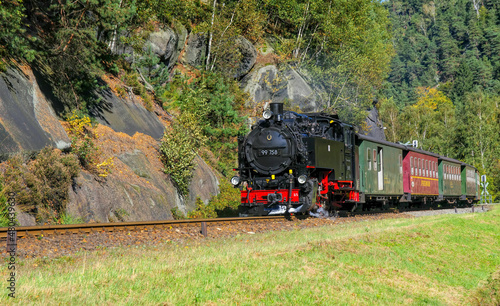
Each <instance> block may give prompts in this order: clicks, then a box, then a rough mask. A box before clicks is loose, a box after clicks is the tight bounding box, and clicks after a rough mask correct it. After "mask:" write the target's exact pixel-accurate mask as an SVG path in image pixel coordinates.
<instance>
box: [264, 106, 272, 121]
mask: <svg viewBox="0 0 500 306" xmlns="http://www.w3.org/2000/svg"><path fill="white" fill-rule="evenodd" d="M272 116H273V112H272V111H271V110H270V109H266V110H265V111H264V113H262V117H264V119H266V120H269V119H271V117H272Z"/></svg>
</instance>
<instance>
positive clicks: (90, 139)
mask: <svg viewBox="0 0 500 306" xmlns="http://www.w3.org/2000/svg"><path fill="white" fill-rule="evenodd" d="M68 123H69V129H68V134H69V135H70V136H71V148H72V150H73V153H75V154H76V156H78V160H79V161H80V164H81V165H82V167H83V168H85V169H87V170H88V171H89V172H91V173H93V174H95V175H97V176H98V177H100V178H105V177H107V176H108V175H109V173H111V169H112V168H113V166H114V161H113V160H114V158H113V157H109V158H108V159H105V160H104V157H103V156H102V153H101V151H100V150H99V148H98V147H97V146H96V144H95V142H94V140H96V139H97V137H98V136H97V133H96V132H95V129H94V126H93V125H92V121H91V119H90V118H89V117H88V116H86V115H81V114H78V113H77V112H75V111H73V113H72V114H71V116H70V117H69V118H68Z"/></svg>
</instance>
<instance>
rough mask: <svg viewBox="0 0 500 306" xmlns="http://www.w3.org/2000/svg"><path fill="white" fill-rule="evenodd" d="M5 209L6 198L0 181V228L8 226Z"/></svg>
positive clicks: (7, 215) (7, 216) (7, 212)
mask: <svg viewBox="0 0 500 306" xmlns="http://www.w3.org/2000/svg"><path fill="white" fill-rule="evenodd" d="M0 179H1V178H0ZM7 208H8V206H7V197H6V196H5V189H4V188H3V185H2V181H1V180H0V227H6V226H9V221H10V220H9V211H8V210H7Z"/></svg>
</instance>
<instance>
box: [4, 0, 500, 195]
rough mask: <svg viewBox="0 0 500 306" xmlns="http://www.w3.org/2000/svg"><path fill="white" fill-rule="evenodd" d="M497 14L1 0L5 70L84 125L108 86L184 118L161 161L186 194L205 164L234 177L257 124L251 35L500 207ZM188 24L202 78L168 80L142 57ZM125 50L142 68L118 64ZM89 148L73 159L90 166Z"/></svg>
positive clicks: (474, 9) (372, 3) (149, 0)
mask: <svg viewBox="0 0 500 306" xmlns="http://www.w3.org/2000/svg"><path fill="white" fill-rule="evenodd" d="M499 10H500V0H447V1H444V0H435V1H424V0H407V1H398V0H388V1H377V0H350V1H348V0H239V1H235V0H227V1H220V0H219V1H216V0H210V1H208V0H206V1H199V0H83V1H51V0H47V1H41V0H0V58H1V60H0V69H2V70H5V69H6V68H7V66H8V65H9V64H10V59H15V60H17V61H18V62H27V63H29V64H30V65H32V66H36V67H38V69H40V70H41V71H42V72H44V75H45V77H46V79H47V81H48V82H49V83H50V84H51V85H52V88H54V94H55V96H56V97H57V99H58V100H59V101H60V103H61V104H62V105H63V107H64V113H65V115H64V117H65V118H66V120H68V121H71V120H73V123H74V122H75V118H76V120H83V118H85V116H86V115H87V114H88V110H89V108H90V107H92V105H98V104H99V103H101V101H100V100H99V98H98V96H97V95H95V92H96V90H98V89H99V87H100V86H104V85H103V84H102V83H101V82H99V81H98V80H99V78H100V77H102V76H103V75H105V74H112V75H114V76H116V77H119V78H120V79H121V80H122V82H123V88H127V89H129V88H132V89H133V91H134V93H136V94H137V95H140V96H141V97H142V98H143V100H144V102H145V105H146V106H147V107H150V108H151V105H152V104H153V103H156V104H158V105H160V106H161V107H163V109H165V110H166V111H168V112H169V113H171V114H173V115H174V117H175V120H173V121H172V123H171V125H170V127H169V129H167V131H166V133H165V136H164V138H163V140H162V145H161V152H162V154H163V156H164V162H165V171H166V172H167V173H168V174H170V175H171V177H172V179H173V181H174V182H175V183H176V185H177V187H178V189H179V190H180V191H181V193H182V192H186V188H187V184H188V182H189V177H190V173H191V171H192V167H193V158H194V155H195V154H196V153H198V154H201V155H202V156H205V157H207V156H208V159H212V165H213V166H214V167H215V168H217V170H219V171H220V172H221V173H222V174H223V175H225V176H230V175H231V171H230V169H231V168H232V167H233V166H234V163H235V162H236V155H235V153H236V137H237V136H238V135H243V134H245V133H246V131H247V128H246V122H245V119H244V118H245V117H246V116H249V115H252V114H253V112H254V110H253V109H249V108H247V107H246V106H245V105H247V99H248V96H247V95H246V93H244V92H243V91H242V89H241V88H240V84H239V82H238V81H239V80H238V79H237V78H236V77H235V71H236V69H237V63H238V61H239V60H240V59H241V53H240V51H239V50H238V48H236V47H235V45H234V43H233V38H234V37H237V36H243V37H245V38H246V39H248V40H249V41H250V42H251V43H252V44H254V45H255V46H257V47H258V48H259V49H260V50H265V49H266V48H267V47H269V48H272V50H273V54H274V60H275V61H276V62H277V63H278V65H281V66H286V65H289V66H292V67H294V68H296V69H298V70H300V71H301V72H305V74H307V77H308V79H309V80H310V81H311V82H312V83H313V84H314V86H315V87H317V88H321V89H322V90H321V95H322V96H321V101H322V103H323V104H322V105H323V108H324V109H325V110H326V111H330V112H336V113H338V114H339V115H340V117H341V119H343V120H345V121H347V122H350V123H352V124H356V125H361V123H362V122H363V120H364V118H366V115H367V111H368V110H369V109H370V107H371V106H372V105H373V104H375V105H376V107H377V108H378V109H379V112H380V116H381V119H382V121H383V123H384V126H385V127H386V130H385V133H386V137H387V139H388V140H389V141H393V142H398V141H399V142H403V143H406V142H410V141H413V140H418V141H419V145H420V147H421V148H422V149H424V150H429V151H433V152H436V153H440V154H443V155H446V156H449V157H452V158H456V159H459V160H462V161H464V162H466V163H469V164H472V165H474V166H475V167H477V168H478V169H479V170H480V172H481V174H486V175H487V177H488V181H489V182H490V185H489V190H490V192H491V193H493V195H494V197H495V196H497V197H498V195H499V189H500V110H499V109H500V108H499V102H500V79H499V76H500V12H499ZM178 24H182V26H184V27H185V28H186V29H187V30H188V31H189V32H191V33H205V34H206V39H207V42H208V44H207V45H208V50H207V56H206V57H205V58H204V59H203V63H202V67H201V68H195V67H183V69H179V66H175V67H174V68H173V69H172V68H169V69H165V68H166V67H164V66H162V65H163V64H161V63H159V62H158V61H157V60H156V59H155V58H154V57H152V56H150V55H151V54H149V53H148V52H150V51H148V50H143V49H142V48H141V47H142V45H141V43H143V42H144V40H145V39H146V38H147V37H148V35H149V33H151V31H152V30H153V29H154V28H155V27H158V26H161V25H168V26H169V27H173V28H174V27H176V25H178ZM123 32H127V33H131V34H130V35H128V36H126V37H123V36H120V35H119V34H120V33H123ZM119 39H122V40H123V39H126V40H127V43H128V44H131V45H134V46H137V48H134V51H137V52H139V53H142V55H143V56H142V57H141V59H140V61H138V62H136V63H132V64H130V63H128V62H126V61H125V60H124V55H118V54H116V53H113V52H112V50H113V46H114V45H115V44H117V43H119V42H118V41H117V40H119ZM138 67H141V69H143V68H144V67H146V68H147V70H146V71H145V72H144V70H142V71H143V73H142V74H141V73H140V72H139V73H138V71H139V70H138V69H137V68H138ZM288 103H290V104H291V105H293V101H289V102H288ZM78 122H81V121H77V123H78ZM80 143H81V142H80ZM84 144H85V143H84ZM85 148H87V147H85V146H81V145H80V146H76V150H74V153H75V154H76V155H77V157H78V160H79V162H80V165H81V166H84V167H85V165H87V167H91V165H92V162H91V161H90V160H88V158H89V155H88V154H87V153H88V152H86V151H85ZM204 152H205V153H207V152H209V153H207V154H204ZM0 188H1V182H0ZM223 194H224V193H223Z"/></svg>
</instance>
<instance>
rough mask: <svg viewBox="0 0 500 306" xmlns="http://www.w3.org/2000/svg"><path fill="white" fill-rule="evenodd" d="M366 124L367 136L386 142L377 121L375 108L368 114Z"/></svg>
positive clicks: (377, 116)
mask: <svg viewBox="0 0 500 306" xmlns="http://www.w3.org/2000/svg"><path fill="white" fill-rule="evenodd" d="M366 124H367V125H368V132H367V133H366V135H367V136H370V137H373V138H376V139H379V140H386V139H385V133H384V127H383V125H382V122H381V121H380V119H379V115H378V110H377V108H376V107H374V108H372V109H371V110H370V112H369V113H368V117H367V118H366Z"/></svg>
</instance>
